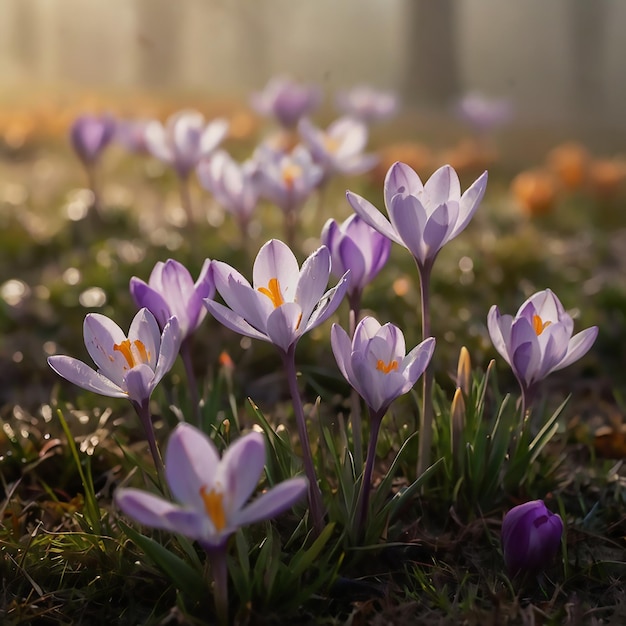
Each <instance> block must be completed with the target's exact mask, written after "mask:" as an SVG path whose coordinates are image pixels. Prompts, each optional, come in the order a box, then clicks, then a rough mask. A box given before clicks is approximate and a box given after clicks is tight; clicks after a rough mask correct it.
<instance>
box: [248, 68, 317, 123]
mask: <svg viewBox="0 0 626 626" xmlns="http://www.w3.org/2000/svg"><path fill="white" fill-rule="evenodd" d="M321 100H322V93H321V91H320V88H319V87H318V86H317V85H304V84H300V83H296V82H295V81H293V80H291V79H289V78H286V77H284V76H275V77H274V78H272V79H270V81H269V82H268V83H267V85H266V86H265V88H264V89H263V91H259V92H255V93H253V94H252V96H251V98H250V104H251V105H252V108H253V109H255V111H256V112H257V113H260V114H261V115H265V116H268V117H274V118H275V119H276V120H277V121H278V123H279V124H281V125H282V126H284V127H285V128H293V127H294V126H296V125H297V123H298V121H299V120H300V118H301V117H302V116H303V115H307V114H309V113H312V112H313V111H314V110H315V109H317V107H318V106H319V104H320V102H321Z"/></svg>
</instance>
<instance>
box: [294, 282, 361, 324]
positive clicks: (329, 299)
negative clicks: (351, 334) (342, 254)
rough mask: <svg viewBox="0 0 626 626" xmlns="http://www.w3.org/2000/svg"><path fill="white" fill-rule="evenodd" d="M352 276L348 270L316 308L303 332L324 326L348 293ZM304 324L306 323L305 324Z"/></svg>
mask: <svg viewBox="0 0 626 626" xmlns="http://www.w3.org/2000/svg"><path fill="white" fill-rule="evenodd" d="M349 276H350V270H348V271H347V272H346V273H345V274H344V275H343V276H342V277H341V278H340V279H339V282H338V283H337V284H336V285H335V286H334V287H333V288H332V289H329V290H328V291H327V292H326V293H325V294H324V295H323V296H322V298H321V300H320V303H319V305H318V306H317V307H316V308H315V310H314V311H313V313H312V314H311V317H310V318H309V319H308V320H307V321H306V327H305V329H304V331H303V332H306V331H309V330H311V328H315V327H316V326H319V325H320V324H323V323H324V322H325V321H326V320H327V319H328V318H329V317H330V316H331V315H332V314H333V313H334V312H335V311H336V310H337V307H338V306H339V305H340V304H341V301H342V300H343V298H344V296H345V295H346V291H347V290H348V280H349ZM303 323H304V322H303Z"/></svg>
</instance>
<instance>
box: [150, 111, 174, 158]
mask: <svg viewBox="0 0 626 626" xmlns="http://www.w3.org/2000/svg"><path fill="white" fill-rule="evenodd" d="M145 141H146V147H147V148H148V151H149V152H150V154H152V156H154V157H156V158H157V159H159V160H160V161H164V162H165V163H171V162H172V161H173V160H174V155H173V154H172V150H171V148H170V147H169V146H168V144H167V138H166V134H165V129H164V128H163V126H162V124H161V123H160V122H157V121H156V120H155V121H153V122H150V123H149V124H148V125H147V126H146V129H145Z"/></svg>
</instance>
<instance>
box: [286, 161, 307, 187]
mask: <svg viewBox="0 0 626 626" xmlns="http://www.w3.org/2000/svg"><path fill="white" fill-rule="evenodd" d="M281 173H282V176H283V182H284V183H285V186H286V187H287V189H290V190H291V189H293V185H294V182H295V180H296V179H297V178H299V177H300V176H302V168H301V167H300V166H299V165H295V164H294V163H288V164H287V165H284V166H283V168H282V171H281Z"/></svg>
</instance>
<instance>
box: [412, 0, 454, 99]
mask: <svg viewBox="0 0 626 626" xmlns="http://www.w3.org/2000/svg"><path fill="white" fill-rule="evenodd" d="M404 15H405V18H406V19H405V21H406V33H407V43H406V59H407V63H406V71H405V81H404V89H405V97H406V101H407V102H408V103H414V104H415V103H419V104H431V105H433V104H434V105H442V104H447V103H449V102H450V101H452V100H453V99H456V98H458V96H459V95H460V93H461V84H460V68H459V62H458V37H457V0H405V4H404Z"/></svg>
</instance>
